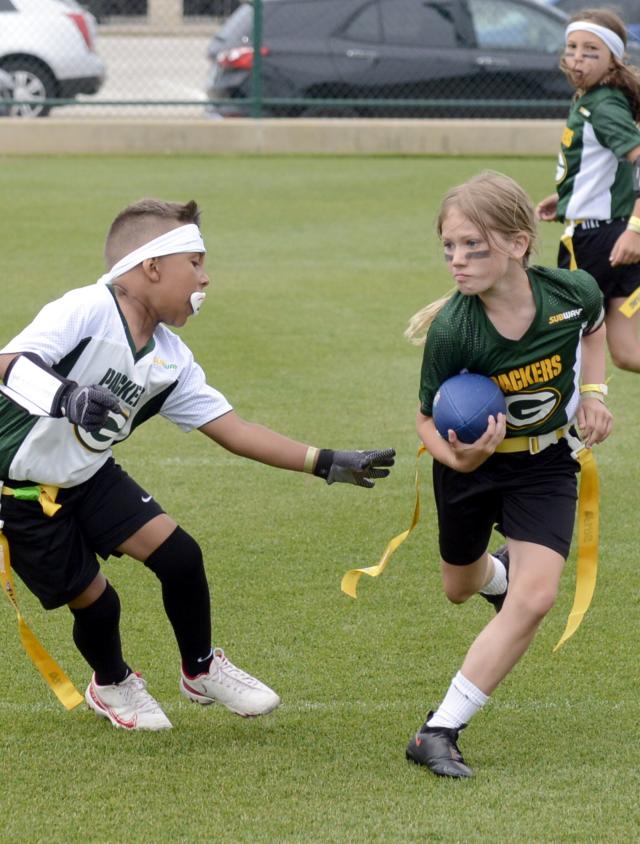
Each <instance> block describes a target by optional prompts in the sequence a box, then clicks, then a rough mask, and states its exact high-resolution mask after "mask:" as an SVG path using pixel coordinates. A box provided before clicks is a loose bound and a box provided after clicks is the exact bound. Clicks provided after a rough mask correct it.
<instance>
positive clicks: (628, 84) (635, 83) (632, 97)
mask: <svg viewBox="0 0 640 844" xmlns="http://www.w3.org/2000/svg"><path fill="white" fill-rule="evenodd" d="M576 21H589V22H591V23H596V24H598V25H599V26H604V27H606V28H607V29H610V30H611V31H612V32H615V34H616V35H618V36H619V37H620V38H621V39H622V43H623V44H624V46H625V49H626V47H627V30H626V28H625V25H624V21H623V20H622V18H621V17H620V15H618V13H617V12H615V11H614V10H613V9H582V11H580V12H575V14H573V15H571V18H570V20H569V22H570V23H575V22H576ZM611 61H612V63H613V68H612V70H610V71H609V73H607V75H606V76H605V77H604V78H603V79H602V80H601V82H600V84H601V85H609V86H610V87H611V88H618V89H619V90H620V91H622V93H623V94H624V95H625V97H626V98H627V100H628V101H629V106H630V107H631V113H632V114H633V119H634V120H636V121H638V120H640V70H639V69H638V68H637V67H635V66H634V65H632V64H629V63H628V62H626V61H624V62H622V61H620V59H618V58H617V57H616V56H613V55H612V56H611ZM560 69H561V70H562V71H563V73H564V74H565V76H567V78H568V79H569V81H571V73H570V71H569V69H568V68H567V66H566V63H565V60H564V58H562V59H561V61H560Z"/></svg>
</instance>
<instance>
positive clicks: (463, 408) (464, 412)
mask: <svg viewBox="0 0 640 844" xmlns="http://www.w3.org/2000/svg"><path fill="white" fill-rule="evenodd" d="M432 412H433V421H434V423H435V426H436V429H437V430H438V433H439V434H440V436H441V437H444V439H445V440H446V439H447V436H448V431H449V429H453V430H454V431H455V432H456V434H457V436H458V439H459V440H460V441H461V442H463V443H472V442H475V441H476V440H477V439H478V437H481V436H482V435H483V434H484V432H485V431H486V430H487V425H488V423H489V417H490V416H497V414H498V413H506V412H507V405H506V403H505V400H504V394H503V392H502V390H501V389H500V387H498V385H497V384H496V383H495V381H492V380H491V378H487V376H486V375H477V374H476V373H473V372H463V373H462V374H461V375H454V376H453V378H447V380H446V381H445V382H444V383H443V384H441V385H440V389H439V390H438V392H437V393H436V396H435V398H434V400H433V411H432Z"/></svg>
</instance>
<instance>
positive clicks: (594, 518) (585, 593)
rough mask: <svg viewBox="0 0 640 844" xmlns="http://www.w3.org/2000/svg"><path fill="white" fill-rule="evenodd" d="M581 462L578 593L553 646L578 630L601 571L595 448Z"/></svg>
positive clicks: (582, 455) (587, 450)
mask: <svg viewBox="0 0 640 844" xmlns="http://www.w3.org/2000/svg"><path fill="white" fill-rule="evenodd" d="M576 458H577V460H578V461H579V462H580V493H579V495H578V558H577V560H576V592H575V596H574V599H573V607H572V608H571V612H570V613H569V618H568V619H567V626H566V627H565V630H564V633H563V634H562V636H561V637H560V640H559V641H558V644H557V645H556V646H555V648H554V649H553V650H554V651H557V650H558V648H559V647H560V646H561V645H564V643H565V642H566V641H567V639H569V638H570V637H571V636H573V634H574V633H575V632H576V630H577V629H578V627H580V624H581V623H582V619H583V618H584V616H585V613H586V612H587V610H588V609H589V605H590V604H591V599H592V598H593V593H594V590H595V588H596V576H597V574H598V542H599V533H600V479H599V477H598V467H597V464H596V459H595V457H594V456H593V451H592V450H591V449H590V448H583V449H582V450H581V451H579V452H578V454H577V455H576Z"/></svg>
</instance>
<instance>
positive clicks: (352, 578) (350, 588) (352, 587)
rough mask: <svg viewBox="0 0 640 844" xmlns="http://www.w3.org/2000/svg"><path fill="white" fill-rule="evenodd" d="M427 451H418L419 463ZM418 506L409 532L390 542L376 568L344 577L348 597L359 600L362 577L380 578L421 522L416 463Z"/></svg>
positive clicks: (343, 587) (344, 586)
mask: <svg viewBox="0 0 640 844" xmlns="http://www.w3.org/2000/svg"><path fill="white" fill-rule="evenodd" d="M426 450H427V449H426V448H425V447H424V446H423V445H421V446H420V448H419V449H418V457H417V459H418V461H419V460H420V457H421V455H422V454H424V452H425V451H426ZM415 483H416V504H415V508H414V510H413V518H412V519H411V524H410V525H409V527H408V528H407V530H404V531H402V533H399V534H398V536H394V538H393V539H392V540H391V542H389V544H388V545H387V547H386V548H385V551H384V554H383V555H382V557H381V558H380V562H379V563H378V565H376V566H368V567H367V568H363V569H351V571H348V572H347V573H346V574H345V575H344V577H343V578H342V583H341V584H340V588H341V589H342V591H343V592H345V593H346V594H347V595H350V596H351V597H352V598H357V597H358V596H357V595H356V589H357V587H358V581H359V580H360V578H361V577H362V575H363V574H368V575H369V577H378V575H380V574H382V572H383V571H384V570H385V568H386V566H387V563H388V562H389V559H390V557H391V555H392V554H393V553H394V552H395V551H396V550H397V548H399V546H400V545H402V543H403V542H404V541H405V539H406V538H407V537H408V536H409V534H410V533H411V531H412V530H413V529H414V527H415V526H416V525H417V524H418V522H419V521H420V465H419V463H418V462H416V482H415Z"/></svg>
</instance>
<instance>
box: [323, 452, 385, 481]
mask: <svg viewBox="0 0 640 844" xmlns="http://www.w3.org/2000/svg"><path fill="white" fill-rule="evenodd" d="M395 456H396V452H395V449H394V448H385V449H382V450H380V451H331V450H330V449H328V448H323V449H322V450H321V451H320V454H319V455H318V461H317V463H316V467H315V469H314V472H313V474H314V475H318V476H319V477H321V478H324V479H325V480H326V482H327V483H328V484H356V486H364V487H367V488H371V487H372V486H374V480H372V479H375V480H377V479H378V478H386V477H387V475H388V474H389V471H390V470H389V469H387V468H381V467H387V466H393V464H394V458H395Z"/></svg>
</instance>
